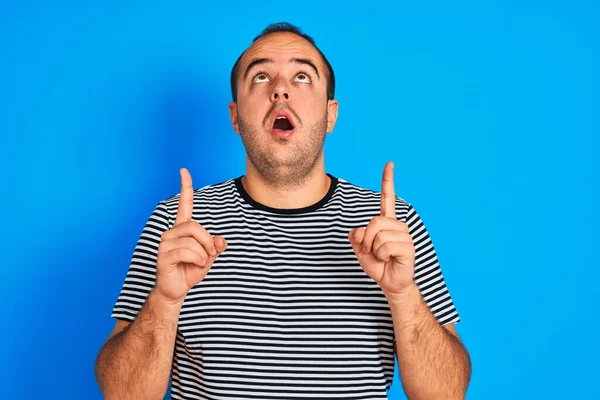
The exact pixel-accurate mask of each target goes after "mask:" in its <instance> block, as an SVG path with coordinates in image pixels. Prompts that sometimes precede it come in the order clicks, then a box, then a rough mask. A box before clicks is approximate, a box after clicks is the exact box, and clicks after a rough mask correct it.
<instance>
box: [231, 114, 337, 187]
mask: <svg viewBox="0 0 600 400" xmlns="http://www.w3.org/2000/svg"><path fill="white" fill-rule="evenodd" d="M238 123H239V129H240V136H241V138H242V142H243V144H244V147H245V148H246V154H247V156H248V160H249V161H250V163H252V165H253V166H254V168H255V169H256V171H257V172H258V174H259V175H260V176H261V178H262V179H263V180H264V182H265V183H266V184H268V185H269V186H271V187H272V188H274V189H287V188H294V187H298V186H301V185H302V184H304V183H305V182H306V181H307V179H308V178H309V177H310V176H311V174H312V173H313V171H314V169H315V167H316V165H317V162H318V161H319V159H320V158H321V156H322V154H323V146H324V144H325V136H326V135H327V110H326V111H325V115H324V117H323V118H322V119H321V120H320V121H318V122H316V123H315V124H314V125H312V126H308V127H307V129H306V130H305V132H302V133H301V134H302V136H303V137H302V138H298V137H294V136H296V135H298V134H299V132H294V135H293V136H292V137H291V138H289V139H288V138H273V137H272V136H271V133H270V132H264V130H263V129H261V128H256V127H254V126H251V125H248V124H246V123H245V122H244V120H243V119H242V118H241V117H240V118H239V121H238ZM298 139H305V140H304V141H300V140H298ZM283 147H285V150H284V151H285V152H286V154H285V156H283V157H282V156H281V155H280V154H277V153H280V152H281V151H282V148H283Z"/></svg>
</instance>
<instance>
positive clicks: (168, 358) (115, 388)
mask: <svg viewBox="0 0 600 400" xmlns="http://www.w3.org/2000/svg"><path fill="white" fill-rule="evenodd" d="M180 310H181V304H169V303H167V302H163V301H161V300H160V298H158V296H157V294H156V292H155V291H154V290H153V291H152V292H151V293H150V295H149V296H148V300H147V301H146V303H145V304H144V306H143V307H142V309H141V311H140V313H139V314H138V316H137V318H136V319H135V320H134V321H133V323H131V324H130V325H129V326H126V327H125V328H124V329H122V330H121V331H120V332H118V333H116V334H113V335H111V337H110V338H109V339H108V340H107V341H106V343H105V344H104V346H103V347H102V350H101V351H100V354H99V355H98V358H97V360H96V371H95V372H96V379H97V380H98V384H99V385H100V389H101V391H102V393H103V394H104V396H105V398H106V399H109V400H111V399H134V398H135V399H139V398H143V399H162V398H163V397H164V395H165V393H166V391H167V387H168V385H169V377H170V375H171V365H172V364H171V363H172V361H173V351H174V347H175V336H176V334H177V321H178V319H179V312H180ZM117 324H119V322H118V323H117ZM117 326H118V325H117Z"/></svg>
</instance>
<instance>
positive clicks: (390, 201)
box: [381, 162, 396, 219]
mask: <svg viewBox="0 0 600 400" xmlns="http://www.w3.org/2000/svg"><path fill="white" fill-rule="evenodd" d="M381 216H382V217H388V218H394V219H396V193H395V192H394V163H392V162H388V163H387V164H386V165H385V168H384V169H383V177H382V180H381Z"/></svg>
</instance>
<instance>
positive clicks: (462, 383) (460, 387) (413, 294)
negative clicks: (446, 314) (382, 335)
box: [388, 285, 471, 400]
mask: <svg viewBox="0 0 600 400" xmlns="http://www.w3.org/2000/svg"><path fill="white" fill-rule="evenodd" d="M413 289H414V290H411V291H410V292H408V293H406V294H405V295H403V296H399V297H394V298H388V303H389V304H390V309H391V311H392V319H393V321H394V334H395V337H396V351H397V355H398V365H399V369H400V377H401V379H402V386H403V388H404V391H405V392H406V395H407V397H408V398H409V399H411V400H417V399H418V400H421V399H464V397H465V395H466V391H467V387H468V384H469V380H470V376H471V361H470V358H469V354H468V352H467V350H466V349H465V347H464V346H463V345H462V343H461V342H460V340H459V339H458V338H456V337H455V336H454V335H453V334H452V333H450V332H448V330H447V329H446V328H444V327H442V326H441V325H440V324H439V323H438V321H437V320H436V318H435V316H434V315H433V314H432V313H431V311H430V310H429V308H428V307H427V304H425V302H424V300H423V298H422V296H421V294H420V293H419V290H418V288H417V287H416V285H415V286H414V288H413Z"/></svg>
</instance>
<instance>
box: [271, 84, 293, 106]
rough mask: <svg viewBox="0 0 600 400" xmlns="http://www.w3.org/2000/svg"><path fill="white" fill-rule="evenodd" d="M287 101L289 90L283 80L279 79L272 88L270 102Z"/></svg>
mask: <svg viewBox="0 0 600 400" xmlns="http://www.w3.org/2000/svg"><path fill="white" fill-rule="evenodd" d="M289 99H290V90H289V88H288V86H287V85H286V83H285V81H284V80H283V79H279V80H278V81H277V82H276V83H275V85H274V87H273V93H271V101H272V102H277V101H288V100H289Z"/></svg>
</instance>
